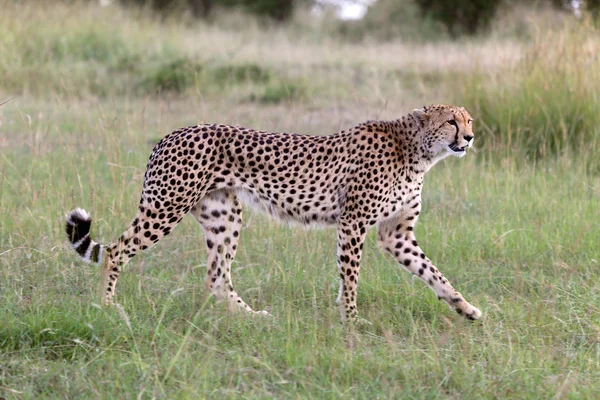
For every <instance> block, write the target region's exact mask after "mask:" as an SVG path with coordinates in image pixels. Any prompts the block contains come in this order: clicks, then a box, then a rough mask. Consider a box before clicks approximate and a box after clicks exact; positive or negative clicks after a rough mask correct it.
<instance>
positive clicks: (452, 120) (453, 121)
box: [448, 119, 458, 129]
mask: <svg viewBox="0 0 600 400" xmlns="http://www.w3.org/2000/svg"><path fill="white" fill-rule="evenodd" d="M448 123H449V124H450V125H452V126H454V127H455V128H457V129H458V124H457V123H456V120H455V119H451V120H449V121H448Z"/></svg>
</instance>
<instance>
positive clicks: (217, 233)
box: [191, 190, 270, 315]
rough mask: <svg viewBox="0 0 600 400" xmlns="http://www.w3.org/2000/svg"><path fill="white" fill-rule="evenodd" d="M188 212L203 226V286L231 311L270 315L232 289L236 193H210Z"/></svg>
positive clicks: (238, 215) (238, 223)
mask: <svg viewBox="0 0 600 400" xmlns="http://www.w3.org/2000/svg"><path fill="white" fill-rule="evenodd" d="M191 213H192V215H194V217H195V218H196V219H197V220H198V222H199V223H200V224H201V225H202V229H203V230H204V238H205V240H206V247H207V249H208V263H207V274H206V279H205V281H204V283H205V286H206V289H207V290H208V291H210V293H212V294H213V295H214V296H215V297H216V299H217V301H227V307H228V309H229V310H230V311H238V310H241V311H245V312H248V313H256V314H262V315H270V314H269V313H268V312H267V311H259V312H255V311H253V310H252V308H251V307H250V306H249V305H248V304H246V302H244V300H242V298H241V296H240V295H239V294H238V293H237V292H236V291H235V290H234V289H233V282H232V279H231V264H232V262H233V259H234V257H235V253H236V252H237V244H238V238H239V234H240V230H241V228H242V207H241V205H240V203H239V201H238V199H237V197H236V195H235V193H233V192H232V191H227V190H218V191H215V192H213V193H210V194H209V195H207V196H206V197H205V198H204V199H202V200H200V202H199V203H198V204H197V205H196V206H195V207H193V208H192V210H191Z"/></svg>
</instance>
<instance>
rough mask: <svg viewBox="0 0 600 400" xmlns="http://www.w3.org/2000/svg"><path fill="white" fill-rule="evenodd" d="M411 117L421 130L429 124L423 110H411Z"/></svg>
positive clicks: (427, 116)
mask: <svg viewBox="0 0 600 400" xmlns="http://www.w3.org/2000/svg"><path fill="white" fill-rule="evenodd" d="M412 116H413V118H414V119H415V121H417V123H418V124H419V128H423V127H424V126H425V125H427V123H428V122H429V114H427V113H426V112H425V111H423V110H419V109H418V108H417V109H415V110H413V112H412Z"/></svg>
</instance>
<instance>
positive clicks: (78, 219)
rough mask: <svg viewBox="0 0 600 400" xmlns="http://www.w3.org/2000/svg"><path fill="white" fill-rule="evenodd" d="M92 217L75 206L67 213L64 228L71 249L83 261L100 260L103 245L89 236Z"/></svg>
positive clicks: (93, 261)
mask: <svg viewBox="0 0 600 400" xmlns="http://www.w3.org/2000/svg"><path fill="white" fill-rule="evenodd" d="M91 225H92V217H91V216H90V214H88V213H87V212H86V211H85V210H82V209H81V208H76V209H74V210H73V211H71V212H70V213H69V214H67V223H66V226H65V230H66V232H67V237H68V238H69V242H71V245H72V246H73V249H75V251H76V252H77V253H78V254H79V255H80V256H81V258H83V260H84V261H85V262H88V263H89V262H92V263H98V262H100V261H101V260H102V253H103V250H104V247H105V246H102V245H101V244H100V243H96V242H94V241H93V240H92V239H91V238H90V226H91Z"/></svg>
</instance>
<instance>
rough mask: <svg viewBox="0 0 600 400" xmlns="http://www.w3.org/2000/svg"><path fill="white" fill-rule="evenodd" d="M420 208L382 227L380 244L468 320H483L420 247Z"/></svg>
mask: <svg viewBox="0 0 600 400" xmlns="http://www.w3.org/2000/svg"><path fill="white" fill-rule="evenodd" d="M419 210H420V204H419V205H418V206H415V208H413V209H411V211H410V212H407V213H404V214H402V215H400V216H399V217H397V218H394V219H392V220H388V221H384V222H382V223H380V224H379V234H378V242H379V245H380V246H381V247H382V248H383V249H385V250H386V251H387V252H388V253H390V254H392V255H393V256H394V258H396V260H398V262H399V263H400V264H401V265H402V266H404V268H406V269H407V270H408V271H409V272H411V273H413V274H414V275H416V276H417V277H419V278H420V279H421V280H422V281H423V282H425V283H426V284H427V285H428V286H429V287H430V288H431V289H433V291H434V292H435V293H436V294H437V296H438V298H439V299H444V300H445V301H446V303H448V305H449V306H450V307H451V308H452V309H454V310H456V312H457V313H458V314H460V315H463V316H464V317H466V318H467V319H471V320H476V319H480V318H481V311H479V309H478V308H477V307H474V306H472V305H471V304H469V303H468V302H467V301H466V300H465V299H464V297H463V296H462V295H461V294H460V293H459V292H457V291H456V290H455V289H454V288H453V287H452V285H451V284H450V282H448V280H447V279H446V278H445V277H444V275H442V273H441V272H440V271H439V270H438V269H437V268H436V267H435V266H434V265H433V263H432V262H431V260H430V259H429V258H427V257H426V256H425V254H424V253H423V251H422V250H421V248H420V247H419V246H418V245H417V240H416V238H415V235H414V232H413V228H414V225H415V223H416V219H417V216H418V214H419Z"/></svg>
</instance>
